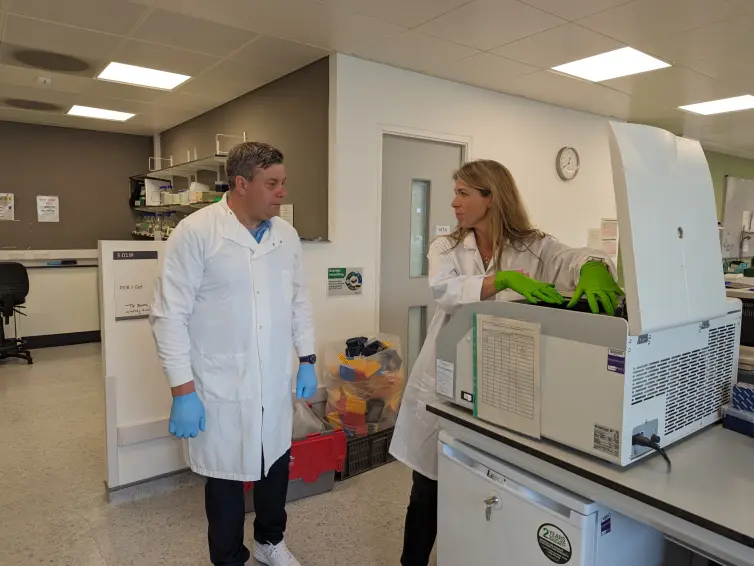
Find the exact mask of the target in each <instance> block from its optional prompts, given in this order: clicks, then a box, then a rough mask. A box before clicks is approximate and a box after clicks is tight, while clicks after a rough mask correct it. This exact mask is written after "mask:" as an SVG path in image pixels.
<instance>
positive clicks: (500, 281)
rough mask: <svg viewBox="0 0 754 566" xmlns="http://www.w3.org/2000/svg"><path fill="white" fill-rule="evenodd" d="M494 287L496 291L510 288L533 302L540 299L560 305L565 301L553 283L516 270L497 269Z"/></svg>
mask: <svg viewBox="0 0 754 566" xmlns="http://www.w3.org/2000/svg"><path fill="white" fill-rule="evenodd" d="M495 289H497V290H498V291H504V290H505V289H510V290H511V291H515V292H516V293H518V294H519V295H522V296H524V297H525V298H526V300H527V301H529V302H530V303H534V304H537V303H538V302H539V301H542V302H543V303H550V304H551V305H561V304H563V302H564V301H565V299H564V298H563V296H562V295H561V294H560V293H558V292H557V291H556V290H555V286H554V285H551V284H549V283H543V282H542V281H537V280H536V279H532V278H531V277H527V276H526V275H524V274H523V273H519V272H518V271H498V272H497V273H496V274H495Z"/></svg>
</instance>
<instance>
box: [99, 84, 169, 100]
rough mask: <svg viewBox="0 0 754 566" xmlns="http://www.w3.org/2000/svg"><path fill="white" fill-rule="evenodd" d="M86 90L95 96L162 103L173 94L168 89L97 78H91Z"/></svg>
mask: <svg viewBox="0 0 754 566" xmlns="http://www.w3.org/2000/svg"><path fill="white" fill-rule="evenodd" d="M85 92H87V93H88V94H91V95H94V96H106V97H108V98H121V99H124V100H136V101H138V102H149V103H162V104H168V103H169V101H170V100H171V98H172V94H173V93H171V92H169V91H166V90H157V89H154V88H142V87H138V86H133V85H125V84H119V83H112V82H109V81H100V80H96V79H92V80H90V84H89V87H88V88H87V89H86V91H85Z"/></svg>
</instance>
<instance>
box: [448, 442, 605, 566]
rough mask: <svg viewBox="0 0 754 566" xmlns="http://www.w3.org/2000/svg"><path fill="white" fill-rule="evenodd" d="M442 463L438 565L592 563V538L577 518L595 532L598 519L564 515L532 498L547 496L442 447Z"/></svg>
mask: <svg viewBox="0 0 754 566" xmlns="http://www.w3.org/2000/svg"><path fill="white" fill-rule="evenodd" d="M438 463H439V479H440V483H439V494H438V506H437V512H438V513H437V566H457V565H459V564H461V565H462V564H469V565H471V564H473V565H475V566H476V565H478V566H554V565H555V564H568V566H594V553H593V550H591V549H590V548H592V547H593V545H594V539H593V538H591V537H590V536H589V533H588V532H586V531H584V530H581V529H579V528H578V527H577V526H576V525H575V524H573V523H574V522H578V521H579V520H582V521H583V522H585V523H587V524H589V525H591V528H592V531H594V530H595V529H596V518H592V517H588V518H587V517H582V516H580V515H579V514H578V513H576V512H575V511H571V512H570V518H571V521H569V520H566V519H565V518H564V517H563V516H562V515H560V514H559V513H555V512H553V511H550V510H549V509H547V510H546V509H545V508H544V507H543V506H537V505H536V504H535V503H534V501H537V500H538V499H541V500H544V501H546V500H547V498H546V497H543V496H540V495H539V494H537V493H535V492H533V491H532V490H530V489H528V488H526V487H524V486H522V485H520V484H517V483H516V482H514V481H512V480H510V479H509V478H505V477H500V476H497V474H496V473H495V472H491V471H490V472H485V470H486V468H484V467H483V466H480V467H478V468H474V469H472V468H471V467H469V466H473V465H474V463H473V462H469V463H468V464H469V465H466V464H463V463H461V462H459V461H456V460H454V459H451V458H450V457H448V455H447V454H445V453H444V452H443V451H441V452H440V454H439V458H438ZM485 473H492V474H493V476H495V477H497V479H498V481H492V480H491V479H490V478H489V477H488V476H486V475H484V474H485ZM532 500H533V501H532ZM561 507H563V506H562V505H561ZM593 534H594V533H592V536H593ZM590 541H591V545H592V547H590Z"/></svg>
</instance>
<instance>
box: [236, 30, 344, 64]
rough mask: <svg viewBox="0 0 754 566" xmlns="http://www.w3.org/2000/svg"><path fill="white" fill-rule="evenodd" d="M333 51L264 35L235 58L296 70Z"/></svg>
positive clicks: (241, 60) (246, 61)
mask: <svg viewBox="0 0 754 566" xmlns="http://www.w3.org/2000/svg"><path fill="white" fill-rule="evenodd" d="M330 53H331V51H329V50H328V49H320V48H319V47H312V46H311V45H304V44H303V43H296V42H293V41H287V40H285V39H279V38H277V37H269V36H262V37H260V38H258V39H255V40H254V41H252V42H251V43H249V44H248V45H247V46H246V47H244V48H243V49H241V50H240V51H239V52H237V53H236V54H234V55H233V59H234V60H236V61H240V62H245V63H251V64H252V65H256V66H258V67H275V68H278V69H282V70H285V72H291V71H295V70H296V69H300V68H301V67H304V66H306V65H308V64H309V63H313V62H314V61H317V60H319V59H322V58H323V57H327V56H328V55H329V54H330Z"/></svg>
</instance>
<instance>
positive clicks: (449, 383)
mask: <svg viewBox="0 0 754 566" xmlns="http://www.w3.org/2000/svg"><path fill="white" fill-rule="evenodd" d="M435 367H436V371H435V382H436V385H435V391H437V393H438V395H442V396H444V397H447V398H448V399H453V396H454V395H455V391H454V388H453V374H454V373H455V365H453V364H451V363H450V362H446V361H445V360H441V359H440V358H437V363H436V364H435Z"/></svg>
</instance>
